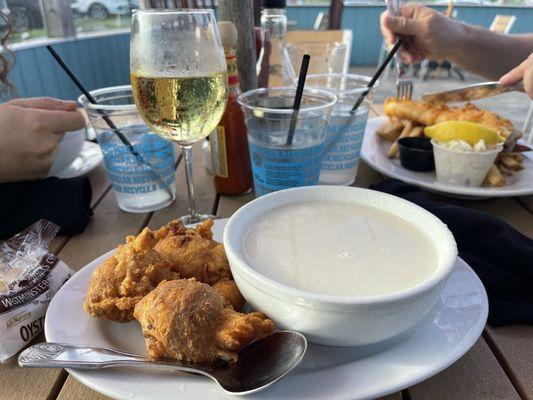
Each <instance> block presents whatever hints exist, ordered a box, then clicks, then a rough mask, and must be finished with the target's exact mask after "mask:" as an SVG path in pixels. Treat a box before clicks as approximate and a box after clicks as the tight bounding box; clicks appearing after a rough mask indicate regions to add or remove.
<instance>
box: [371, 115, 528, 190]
mask: <svg viewBox="0 0 533 400" xmlns="http://www.w3.org/2000/svg"><path fill="white" fill-rule="evenodd" d="M386 121H387V117H378V118H372V119H369V120H368V123H367V126H366V131H365V137H364V140H363V148H362V150H361V157H363V159H364V160H365V161H366V163H367V164H368V165H370V166H371V167H372V168H374V169H375V170H377V171H379V172H381V173H382V174H383V175H386V176H388V177H390V178H395V179H399V180H401V181H403V182H405V183H410V184H412V185H415V186H420V187H422V188H424V189H427V190H430V191H433V192H439V193H442V194H447V195H453V196H456V197H463V198H490V197H508V196H525V195H528V194H533V161H532V160H531V159H530V158H528V157H526V159H525V160H524V170H523V171H519V172H515V173H514V174H513V175H512V176H505V181H506V184H505V186H502V187H485V186H483V187H467V186H458V185H449V184H446V183H441V182H438V181H437V179H436V177H435V172H434V171H433V172H414V171H409V170H408V169H405V168H403V167H402V166H401V165H400V160H399V159H390V158H388V157H387V152H388V150H389V147H390V142H387V141H385V140H381V139H380V138H379V137H378V136H377V135H376V130H377V129H378V128H379V127H380V126H381V125H382V124H384V123H385V122H386ZM528 153H529V152H528Z"/></svg>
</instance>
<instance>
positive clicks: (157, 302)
mask: <svg viewBox="0 0 533 400" xmlns="http://www.w3.org/2000/svg"><path fill="white" fill-rule="evenodd" d="M226 222H227V220H215V221H214V222H213V221H206V222H204V223H202V224H200V225H198V226H196V227H192V228H191V227H185V226H183V225H182V224H181V223H180V222H179V221H172V222H170V223H168V224H167V225H165V226H163V227H161V228H160V229H157V230H151V229H148V228H145V229H144V230H143V231H141V232H140V233H139V234H138V235H136V236H129V237H127V238H126V240H125V243H124V244H122V245H120V246H118V248H117V249H114V250H111V251H109V252H107V253H106V254H103V255H102V256H101V257H99V258H97V259H95V260H94V261H92V262H91V263H89V264H88V265H86V266H85V267H84V268H82V269H81V270H80V271H78V272H77V273H76V274H75V275H74V276H73V277H72V278H70V279H69V280H68V281H67V282H66V283H65V284H64V285H63V287H62V288H61V289H60V290H59V292H58V293H57V294H56V295H55V296H54V298H53V299H52V301H51V303H50V306H49V308H48V311H47V315H46V319H45V334H46V339H47V341H49V342H58V343H66V344H73V345H85V346H91V347H101V348H102V347H104V348H113V349H116V350H119V351H123V352H127V353H133V354H139V355H143V356H149V357H151V358H157V359H158V358H165V359H177V360H186V361H193V362H199V363H201V364H213V363H221V362H224V363H232V362H234V361H235V360H236V359H237V358H238V352H239V350H240V349H242V348H243V347H245V346H246V345H247V344H248V343H250V342H251V341H253V340H255V339H259V338H262V337H264V336H267V335H270V334H271V333H272V332H274V331H275V330H276V329H277V327H276V325H275V323H274V322H273V321H272V320H271V319H270V318H269V317H268V316H267V315H265V314H263V313H261V312H257V311H254V310H251V309H250V307H249V306H248V305H247V304H245V301H244V299H243V297H242V295H241V294H240V292H239V288H238V287H237V286H236V284H235V282H234V281H233V279H232V274H231V269H230V268H229V264H228V260H227V258H226V254H225V250H224V246H223V245H222V244H221V243H220V241H221V240H222V233H223V230H224V227H225V225H226ZM487 310H488V303H487V297H486V293H485V290H484V288H483V285H482V283H481V282H480V281H479V278H477V276H476V275H475V273H474V272H473V271H472V270H471V269H470V267H469V266H468V265H467V264H466V263H465V262H464V261H462V260H461V259H458V260H457V263H456V265H455V267H454V270H453V272H452V274H451V275H450V277H449V279H448V282H447V284H446V287H445V288H444V290H443V292H442V294H441V296H440V298H439V301H438V302H437V304H436V306H435V307H434V309H433V310H432V311H431V312H430V313H429V314H428V315H427V316H426V317H425V318H424V320H423V321H421V322H420V323H419V324H418V325H417V326H416V327H415V328H414V329H413V330H412V331H410V332H408V333H406V334H404V335H400V336H398V337H395V338H394V339H391V340H388V341H386V342H382V343H379V344H375V345H367V346H359V347H353V348H350V347H330V346H320V345H316V344H310V346H309V347H308V350H307V353H306V355H305V357H304V359H303V360H302V363H301V364H300V365H299V366H298V367H297V368H296V369H295V370H294V371H293V372H292V373H291V374H289V375H288V376H287V377H285V378H284V379H283V380H281V381H280V382H278V383H276V384H275V385H272V386H270V387H269V388H268V389H267V390H264V391H261V392H259V393H253V394H251V395H247V396H246V398H250V399H281V398H283V399H302V398H305V399H317V400H318V399H325V398H327V399H371V398H377V397H380V396H384V395H386V394H389V393H393V392H396V391H398V390H400V389H402V388H405V387H408V386H411V385H413V384H416V383H418V382H420V381H422V380H424V379H427V378H428V377H430V376H432V375H434V374H436V373H438V372H439V371H441V370H442V369H444V368H446V367H447V366H449V365H450V364H452V363H453V362H454V361H456V360H457V359H458V358H459V357H461V356H462V355H463V354H464V353H465V352H466V351H467V350H468V349H469V348H470V347H471V346H472V345H473V344H474V343H475V341H476V340H477V338H478V337H479V335H480V333H481V331H482V329H483V327H484V325H485V321H486V318H487V312H488V311H487ZM68 372H69V373H70V374H72V375H73V376H74V377H75V378H76V379H78V380H79V381H80V382H82V383H83V384H85V385H87V386H89V387H91V388H93V389H95V390H96V391H98V392H100V393H103V394H105V395H107V396H110V397H112V398H115V399H136V400H138V399H141V400H148V399H158V400H167V399H168V400H175V399H192V398H195V399H196V398H198V399H203V400H217V399H227V398H229V396H228V395H227V394H226V393H224V392H223V391H222V390H221V389H220V388H219V387H218V385H216V384H215V383H214V382H212V381H211V380H209V379H207V378H205V377H203V376H199V375H193V374H186V373H175V372H169V371H165V370H161V371H157V370H145V369H135V368H131V367H120V368H107V369H100V370H81V369H69V370H68Z"/></svg>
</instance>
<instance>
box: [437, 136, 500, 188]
mask: <svg viewBox="0 0 533 400" xmlns="http://www.w3.org/2000/svg"><path fill="white" fill-rule="evenodd" d="M431 144H432V145H433V154H434V156H435V171H436V173H437V181H439V182H442V183H448V184H451V185H459V186H472V187H478V186H481V185H482V184H483V181H484V180H485V177H486V176H487V174H488V172H489V169H490V167H491V165H492V164H493V163H494V160H496V156H497V155H498V153H499V152H500V151H502V147H501V146H499V147H497V148H496V149H494V150H487V151H469V152H465V151H458V150H450V149H447V148H445V147H443V146H441V145H439V144H438V143H437V142H436V141H434V140H432V141H431Z"/></svg>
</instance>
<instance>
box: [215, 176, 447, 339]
mask: <svg viewBox="0 0 533 400" xmlns="http://www.w3.org/2000/svg"><path fill="white" fill-rule="evenodd" d="M313 200H320V201H323V200H331V201H336V202H349V203H356V204H363V205H368V206H373V207H376V208H378V209H381V210H383V211H387V212H389V213H391V214H394V215H396V216H398V217H400V218H402V219H404V220H406V221H407V222H409V223H411V224H413V225H414V226H415V227H417V228H418V229H420V230H421V231H422V232H424V233H425V234H426V235H427V237H428V238H430V240H431V241H432V242H433V244H434V246H435V248H436V249H437V252H438V266H437V270H436V272H435V273H434V274H433V275H431V276H430V277H429V278H428V279H427V280H425V281H423V282H421V283H419V284H417V285H415V286H413V287H411V288H408V289H406V290H403V291H400V292H396V293H392V294H386V295H379V296H367V297H362V296H361V297H343V296H332V295H325V294H317V293H311V292H307V291H303V290H300V289H296V288H293V287H289V286H287V285H284V284H283V283H280V282H277V281H274V280H272V279H270V278H267V277H266V276H264V275H262V274H260V273H259V272H257V271H256V270H254V268H253V266H251V265H249V264H248V263H247V262H246V259H245V257H244V254H243V251H242V247H241V246H243V245H244V236H245V234H246V232H247V229H248V228H249V227H250V225H251V224H253V223H254V220H255V219H256V218H258V217H259V216H261V215H264V214H265V213H268V212H269V211H270V210H273V209H275V208H279V207H283V206H285V205H287V204H294V203H299V202H302V201H313ZM224 246H225V248H226V253H227V256H228V259H229V263H230V266H231V272H232V274H233V277H234V279H235V282H236V283H237V285H238V286H239V289H240V291H241V292H242V294H243V296H244V297H245V298H246V300H247V301H248V302H249V303H250V304H251V306H252V307H253V308H255V309H257V310H260V311H262V312H264V313H265V314H267V315H268V316H269V317H270V318H272V319H273V320H274V321H275V322H276V324H277V325H278V327H280V328H284V329H294V330H297V331H300V332H302V333H304V334H305V335H306V337H307V338H308V339H309V341H311V342H313V343H318V344H325V345H331V346H358V345H366V344H371V343H377V342H381V341H384V340H387V339H390V338H392V337H394V336H396V335H399V334H400V333H403V332H405V331H407V330H408V329H410V328H412V327H413V326H414V325H415V324H416V323H417V322H419V321H420V320H421V319H422V318H423V317H424V316H425V315H426V314H427V313H428V312H429V311H430V309H431V307H433V305H434V304H435V302H436V301H437V299H438V297H439V294H440V293H441V291H442V289H443V288H444V286H445V284H446V280H447V278H448V276H449V275H450V273H451V271H452V269H453V266H454V264H455V261H456V258H457V246H456V244H455V240H454V238H453V235H452V233H451V232H450V231H449V229H448V228H447V227H446V225H445V224H444V223H442V222H441V221H440V220H439V219H438V218H437V217H435V216H434V215H433V214H431V213H429V212H428V211H426V210H424V209H423V208H421V207H419V206H417V205H415V204H413V203H411V202H408V201H406V200H403V199H401V198H399V197H396V196H392V195H389V194H385V193H381V192H377V191H373V190H368V189H359V188H352V187H340V186H309V187H301V188H294V189H287V190H282V191H279V192H274V193H271V194H268V195H266V196H263V197H260V198H258V199H255V200H254V201H252V202H250V203H248V204H246V205H245V206H243V207H242V208H240V209H239V210H238V211H237V212H236V213H235V214H233V216H232V217H231V218H230V219H229V221H228V223H227V225H226V228H225V230H224Z"/></svg>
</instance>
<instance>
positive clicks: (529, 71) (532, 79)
mask: <svg viewBox="0 0 533 400" xmlns="http://www.w3.org/2000/svg"><path fill="white" fill-rule="evenodd" d="M530 58H531V57H530ZM523 81H524V89H525V91H526V93H527V95H528V96H529V98H530V99H533V62H530V63H529V64H528V66H527V67H526V70H525V71H524V78H523Z"/></svg>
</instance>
